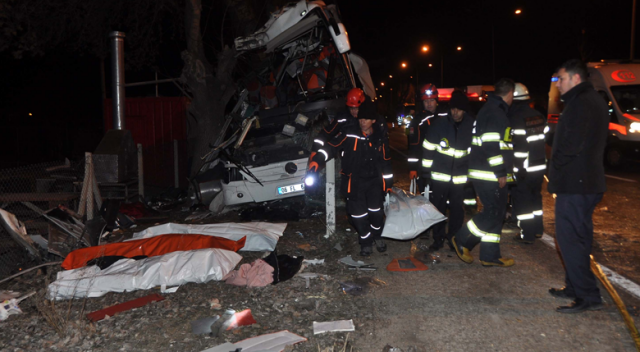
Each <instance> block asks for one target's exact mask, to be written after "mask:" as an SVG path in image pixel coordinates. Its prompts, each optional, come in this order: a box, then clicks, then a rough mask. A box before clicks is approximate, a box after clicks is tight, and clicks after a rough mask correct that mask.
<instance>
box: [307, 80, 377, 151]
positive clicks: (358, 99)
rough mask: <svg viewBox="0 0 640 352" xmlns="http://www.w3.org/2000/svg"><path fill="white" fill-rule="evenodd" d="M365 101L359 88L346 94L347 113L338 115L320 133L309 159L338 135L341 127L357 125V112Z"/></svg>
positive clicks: (314, 142) (314, 141)
mask: <svg viewBox="0 0 640 352" xmlns="http://www.w3.org/2000/svg"><path fill="white" fill-rule="evenodd" d="M365 99H366V96H365V94H364V92H363V91H362V89H360V88H353V89H351V90H350V91H349V93H347V99H346V103H345V105H346V106H347V111H346V112H343V113H341V114H338V116H336V118H334V119H333V121H331V123H330V124H329V125H327V126H326V127H324V128H323V129H322V130H321V131H320V134H319V135H318V136H317V137H316V138H315V139H314V140H313V148H312V154H311V157H313V155H314V154H315V153H317V152H318V149H320V148H322V147H323V146H324V145H325V143H327V141H330V140H332V139H333V137H335V136H336V135H337V134H338V133H340V131H341V130H342V127H343V126H347V125H349V124H353V125H357V118H358V111H359V109H360V105H361V104H362V103H363V102H364V100H365Z"/></svg>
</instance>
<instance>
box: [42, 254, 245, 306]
mask: <svg viewBox="0 0 640 352" xmlns="http://www.w3.org/2000/svg"><path fill="white" fill-rule="evenodd" d="M240 260H242V257H241V256H240V255H239V254H238V253H235V252H232V251H228V250H225V249H218V248H210V249H199V250H194V251H184V252H172V253H168V254H165V255H160V256H156V257H151V258H147V259H142V260H133V259H122V260H120V261H118V262H116V263H114V264H113V265H111V266H110V267H108V268H106V269H104V270H101V269H100V268H99V267H97V266H95V265H93V266H86V267H83V268H79V269H73V270H67V271H60V272H58V276H57V280H56V281H54V282H53V283H51V284H50V285H49V289H48V297H49V299H57V300H61V299H70V298H74V297H75V298H82V297H100V296H103V295H104V294H106V293H107V292H124V291H134V290H146V289H150V288H153V287H156V286H161V285H166V286H178V285H183V284H185V283H187V282H196V283H203V282H208V281H211V280H216V281H219V280H222V278H223V277H225V276H226V275H227V274H228V273H229V272H230V271H231V270H233V268H235V266H236V265H237V264H238V263H239V262H240Z"/></svg>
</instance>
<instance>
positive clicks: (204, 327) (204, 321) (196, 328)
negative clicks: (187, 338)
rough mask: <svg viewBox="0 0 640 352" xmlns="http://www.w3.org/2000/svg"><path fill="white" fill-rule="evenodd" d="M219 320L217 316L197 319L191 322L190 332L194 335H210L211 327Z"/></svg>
mask: <svg viewBox="0 0 640 352" xmlns="http://www.w3.org/2000/svg"><path fill="white" fill-rule="evenodd" d="M218 319H220V316H219V315H216V316H213V317H206V318H201V319H197V320H194V321H192V322H191V332H192V333H194V334H196V335H204V334H210V333H211V325H213V323H215V322H216V321H218Z"/></svg>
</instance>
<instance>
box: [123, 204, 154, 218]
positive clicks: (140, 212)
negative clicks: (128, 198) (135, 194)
mask: <svg viewBox="0 0 640 352" xmlns="http://www.w3.org/2000/svg"><path fill="white" fill-rule="evenodd" d="M118 211H119V212H121V213H122V214H124V215H127V216H129V217H132V218H134V219H140V218H144V217H145V216H149V212H148V211H147V209H145V207H144V204H142V203H140V202H135V203H122V204H120V209H118Z"/></svg>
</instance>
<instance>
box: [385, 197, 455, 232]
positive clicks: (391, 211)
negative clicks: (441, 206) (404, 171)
mask: <svg viewBox="0 0 640 352" xmlns="http://www.w3.org/2000/svg"><path fill="white" fill-rule="evenodd" d="M393 191H394V192H393V193H391V194H390V196H389V202H388V203H386V204H385V206H384V213H385V215H386V216H387V220H386V221H385V223H384V229H383V230H382V237H387V238H393V239H396V240H410V239H414V238H416V237H417V236H418V235H419V234H421V233H422V232H424V231H425V230H426V229H428V228H430V227H431V226H433V225H434V224H437V223H439V222H440V221H444V220H445V219H446V217H445V216H444V215H442V214H441V213H440V212H439V211H438V209H437V208H436V207H435V206H434V205H433V204H431V202H429V200H428V199H427V198H425V197H423V196H420V195H418V196H414V195H409V194H407V193H405V191H403V190H401V189H399V188H396V187H393Z"/></svg>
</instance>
